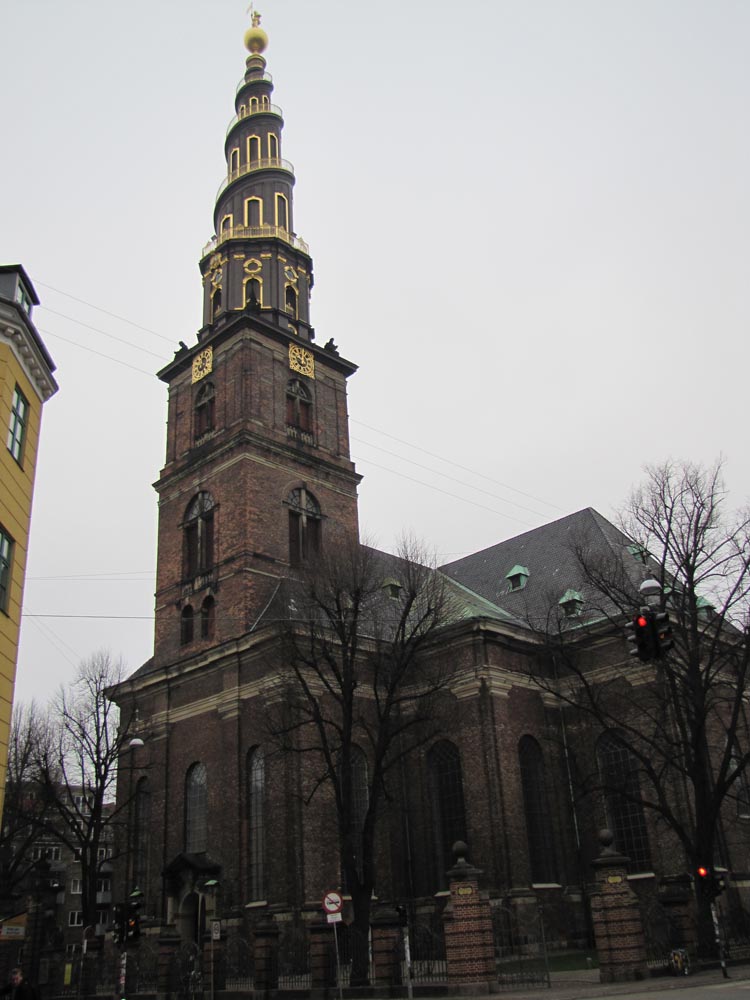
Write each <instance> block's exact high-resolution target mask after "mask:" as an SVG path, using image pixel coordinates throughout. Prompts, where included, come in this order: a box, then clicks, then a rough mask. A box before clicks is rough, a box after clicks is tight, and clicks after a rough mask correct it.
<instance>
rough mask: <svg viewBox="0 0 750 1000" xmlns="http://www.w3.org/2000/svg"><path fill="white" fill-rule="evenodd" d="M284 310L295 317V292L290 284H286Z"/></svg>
mask: <svg viewBox="0 0 750 1000" xmlns="http://www.w3.org/2000/svg"><path fill="white" fill-rule="evenodd" d="M285 297H286V311H287V312H288V313H289V315H290V316H293V317H294V318H295V319H297V292H296V291H295V290H294V288H292V286H291V285H287V286H286V294H285Z"/></svg>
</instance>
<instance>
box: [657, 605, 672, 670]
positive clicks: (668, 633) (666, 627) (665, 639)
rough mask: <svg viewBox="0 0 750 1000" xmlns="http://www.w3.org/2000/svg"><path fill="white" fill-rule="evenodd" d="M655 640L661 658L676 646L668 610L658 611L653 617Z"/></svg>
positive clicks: (658, 656) (658, 655)
mask: <svg viewBox="0 0 750 1000" xmlns="http://www.w3.org/2000/svg"><path fill="white" fill-rule="evenodd" d="M653 623H654V642H655V645H656V656H657V658H659V659H660V658H661V657H662V656H664V655H665V654H666V653H668V652H669V650H670V649H671V648H672V646H674V639H673V638H672V626H671V625H670V624H669V614H668V612H666V611H657V612H656V614H655V615H654V618H653Z"/></svg>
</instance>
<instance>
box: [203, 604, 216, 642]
mask: <svg viewBox="0 0 750 1000" xmlns="http://www.w3.org/2000/svg"><path fill="white" fill-rule="evenodd" d="M215 622H216V601H215V600H214V599H213V597H211V595H210V594H209V596H208V597H206V598H205V600H204V601H203V604H201V639H213V637H214V631H215Z"/></svg>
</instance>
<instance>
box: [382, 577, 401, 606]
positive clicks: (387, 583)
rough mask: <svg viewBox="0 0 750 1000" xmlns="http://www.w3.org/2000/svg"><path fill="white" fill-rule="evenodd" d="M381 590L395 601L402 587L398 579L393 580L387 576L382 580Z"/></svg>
mask: <svg viewBox="0 0 750 1000" xmlns="http://www.w3.org/2000/svg"><path fill="white" fill-rule="evenodd" d="M383 590H384V591H385V593H386V595H387V596H388V597H390V598H391V600H393V601H397V600H398V599H399V597H400V596H401V591H402V590H403V587H402V586H401V584H400V583H399V582H398V580H394V579H393V578H392V577H389V578H388V579H387V580H383Z"/></svg>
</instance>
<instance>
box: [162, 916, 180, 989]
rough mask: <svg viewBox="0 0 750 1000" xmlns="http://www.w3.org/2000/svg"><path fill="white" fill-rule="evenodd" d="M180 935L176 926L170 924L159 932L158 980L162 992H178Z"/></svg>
mask: <svg viewBox="0 0 750 1000" xmlns="http://www.w3.org/2000/svg"><path fill="white" fill-rule="evenodd" d="M179 948H180V935H179V934H178V933H177V931H176V930H175V928H174V927H171V926H168V927H165V928H163V929H162V931H161V933H160V934H159V959H158V962H159V966H158V982H159V992H160V993H167V994H169V993H176V992H177V989H178V986H179V983H178V974H177V967H176V958H177V952H178V951H179Z"/></svg>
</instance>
